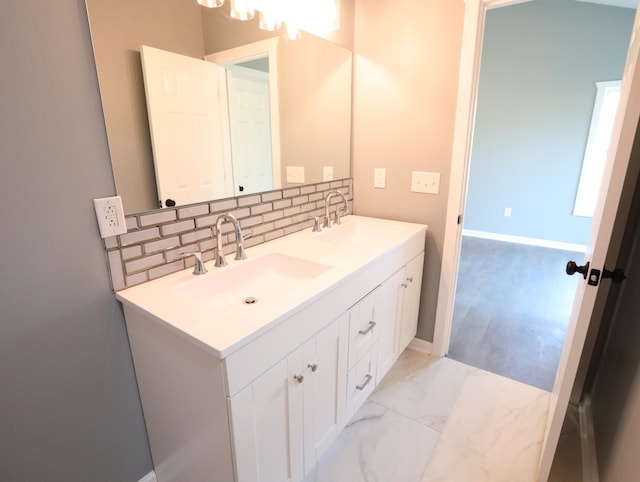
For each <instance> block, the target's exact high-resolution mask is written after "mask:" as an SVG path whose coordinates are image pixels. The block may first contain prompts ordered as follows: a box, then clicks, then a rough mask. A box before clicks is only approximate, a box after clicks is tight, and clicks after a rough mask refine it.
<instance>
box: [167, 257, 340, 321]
mask: <svg viewBox="0 0 640 482" xmlns="http://www.w3.org/2000/svg"><path fill="white" fill-rule="evenodd" d="M329 269H331V266H330V265H328V264H323V263H317V262H315V261H310V260H307V259H303V258H297V257H294V256H289V255H286V254H282V253H269V254H265V255H263V256H260V257H258V258H250V259H247V260H245V261H241V262H238V263H237V264H234V265H230V266H226V267H224V268H214V267H210V268H209V273H208V274H205V275H202V276H198V277H195V278H194V279H192V280H190V281H187V282H186V283H183V284H181V285H179V286H177V287H176V288H175V290H176V292H178V293H179V294H181V295H182V296H185V297H187V298H191V299H193V300H194V301H198V302H200V303H204V304H205V305H207V306H214V307H223V306H224V307H225V308H226V309H228V308H230V307H231V308H232V309H233V307H234V306H236V307H237V306H256V307H258V306H260V305H261V304H264V303H265V302H269V301H273V300H275V299H278V298H280V297H282V296H284V295H286V294H287V292H289V291H290V290H292V289H294V288H295V287H296V286H297V285H299V284H300V283H301V282H302V281H304V280H309V279H312V278H315V277H317V276H319V275H321V274H322V273H324V272H326V271H327V270H329Z"/></svg>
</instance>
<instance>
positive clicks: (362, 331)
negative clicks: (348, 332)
mask: <svg viewBox="0 0 640 482" xmlns="http://www.w3.org/2000/svg"><path fill="white" fill-rule="evenodd" d="M374 326H376V322H375V321H370V322H369V326H368V327H367V329H366V330H358V333H360V334H361V335H366V334H367V333H369V332H370V331H371V330H373V327H374Z"/></svg>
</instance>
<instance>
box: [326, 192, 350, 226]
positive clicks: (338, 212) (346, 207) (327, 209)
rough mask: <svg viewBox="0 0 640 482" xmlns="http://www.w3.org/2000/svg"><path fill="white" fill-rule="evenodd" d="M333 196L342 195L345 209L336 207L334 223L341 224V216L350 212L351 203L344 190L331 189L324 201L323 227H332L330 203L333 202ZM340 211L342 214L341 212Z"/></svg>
mask: <svg viewBox="0 0 640 482" xmlns="http://www.w3.org/2000/svg"><path fill="white" fill-rule="evenodd" d="M333 196H340V197H341V198H342V202H343V203H344V209H338V208H336V214H335V221H334V224H340V216H341V215H342V216H344V215H346V214H349V203H348V202H347V198H346V197H345V195H344V194H343V193H342V191H337V190H336V191H331V192H329V193H328V194H327V198H326V199H325V201H324V222H323V223H322V227H323V228H330V227H331V219H330V216H329V205H330V203H331V198H332V197H333ZM340 212H341V213H342V214H340Z"/></svg>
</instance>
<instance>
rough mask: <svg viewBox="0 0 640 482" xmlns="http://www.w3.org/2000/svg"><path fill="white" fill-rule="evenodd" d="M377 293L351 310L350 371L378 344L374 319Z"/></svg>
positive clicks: (368, 296)
mask: <svg viewBox="0 0 640 482" xmlns="http://www.w3.org/2000/svg"><path fill="white" fill-rule="evenodd" d="M375 293H376V292H375V290H374V291H372V292H371V293H369V294H368V295H367V296H365V297H364V298H362V299H361V300H360V301H359V302H358V303H356V304H355V305H354V306H353V307H352V308H351V309H350V310H349V369H351V368H353V367H354V366H355V364H356V363H357V362H358V360H360V358H362V356H363V355H364V354H365V353H366V352H367V351H369V350H371V347H372V346H373V345H374V343H375V342H376V337H377V335H378V331H377V330H376V322H375V319H374V311H375V310H374V308H375V301H376V297H375Z"/></svg>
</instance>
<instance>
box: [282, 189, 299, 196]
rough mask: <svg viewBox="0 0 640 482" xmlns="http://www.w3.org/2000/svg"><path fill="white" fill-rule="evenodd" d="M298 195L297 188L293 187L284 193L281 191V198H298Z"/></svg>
mask: <svg viewBox="0 0 640 482" xmlns="http://www.w3.org/2000/svg"><path fill="white" fill-rule="evenodd" d="M299 195H300V188H299V187H294V188H292V189H285V190H284V191H282V197H293V196H299Z"/></svg>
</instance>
